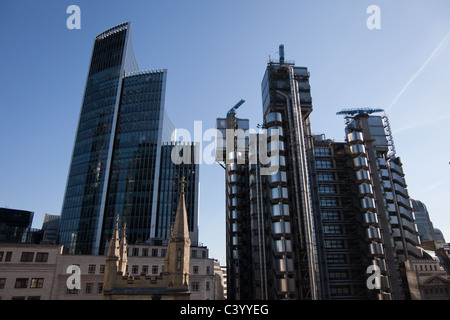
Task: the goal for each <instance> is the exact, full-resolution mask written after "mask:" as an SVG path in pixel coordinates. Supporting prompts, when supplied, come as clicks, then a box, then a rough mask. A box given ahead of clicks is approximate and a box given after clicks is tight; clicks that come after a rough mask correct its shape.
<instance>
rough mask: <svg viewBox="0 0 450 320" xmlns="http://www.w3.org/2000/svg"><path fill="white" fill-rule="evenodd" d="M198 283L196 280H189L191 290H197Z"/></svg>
mask: <svg viewBox="0 0 450 320" xmlns="http://www.w3.org/2000/svg"><path fill="white" fill-rule="evenodd" d="M199 287H200V286H199V283H198V282H191V291H193V292H198V290H199Z"/></svg>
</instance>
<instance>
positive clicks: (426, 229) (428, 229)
mask: <svg viewBox="0 0 450 320" xmlns="http://www.w3.org/2000/svg"><path fill="white" fill-rule="evenodd" d="M411 204H412V207H413V213H414V217H415V219H416V220H415V221H416V225H417V229H418V233H419V234H418V235H419V238H420V242H422V243H423V242H427V241H436V235H435V234H434V227H433V223H432V222H431V219H430V215H429V213H428V209H427V207H426V206H425V204H424V203H423V202H422V201H419V200H414V199H411Z"/></svg>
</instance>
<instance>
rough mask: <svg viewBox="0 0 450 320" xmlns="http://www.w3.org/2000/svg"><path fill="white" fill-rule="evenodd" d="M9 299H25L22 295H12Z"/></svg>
mask: <svg viewBox="0 0 450 320" xmlns="http://www.w3.org/2000/svg"><path fill="white" fill-rule="evenodd" d="M11 300H25V297H24V296H12V297H11Z"/></svg>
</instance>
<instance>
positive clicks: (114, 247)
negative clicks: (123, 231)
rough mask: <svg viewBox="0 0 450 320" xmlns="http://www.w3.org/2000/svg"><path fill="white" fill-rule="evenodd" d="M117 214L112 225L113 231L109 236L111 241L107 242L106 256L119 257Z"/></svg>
mask: <svg viewBox="0 0 450 320" xmlns="http://www.w3.org/2000/svg"><path fill="white" fill-rule="evenodd" d="M119 241H120V239H119V214H117V216H116V225H115V227H114V232H113V235H112V237H111V241H110V242H109V248H108V253H107V257H108V258H114V259H118V258H119Z"/></svg>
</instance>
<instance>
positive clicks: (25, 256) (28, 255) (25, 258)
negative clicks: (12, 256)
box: [20, 252, 34, 262]
mask: <svg viewBox="0 0 450 320" xmlns="http://www.w3.org/2000/svg"><path fill="white" fill-rule="evenodd" d="M33 257H34V252H22V256H21V257H20V261H21V262H32V261H33Z"/></svg>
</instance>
